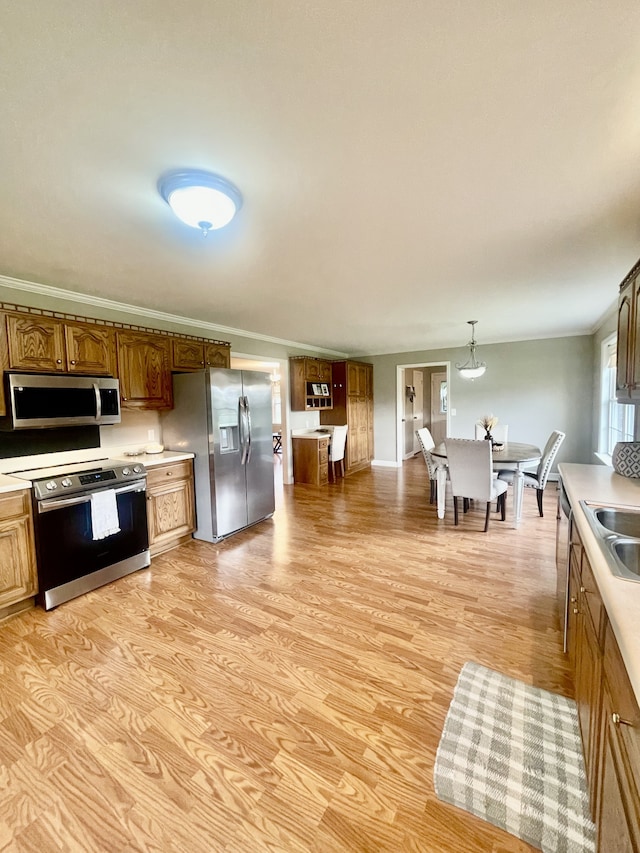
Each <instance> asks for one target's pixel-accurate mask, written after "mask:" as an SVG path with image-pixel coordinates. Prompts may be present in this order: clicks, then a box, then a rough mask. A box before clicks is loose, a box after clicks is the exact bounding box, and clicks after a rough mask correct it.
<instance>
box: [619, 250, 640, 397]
mask: <svg viewBox="0 0 640 853" xmlns="http://www.w3.org/2000/svg"><path fill="white" fill-rule="evenodd" d="M639 292H640V261H638V263H637V264H636V265H635V266H634V267H633V269H632V270H631V272H629V274H628V275H627V276H626V277H625V278H624V280H623V282H622V284H621V285H620V293H619V296H618V346H617V366H616V397H617V400H618V402H619V403H637V402H638V401H640V331H639V330H640V293H639Z"/></svg>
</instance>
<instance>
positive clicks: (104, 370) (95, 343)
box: [64, 323, 116, 376]
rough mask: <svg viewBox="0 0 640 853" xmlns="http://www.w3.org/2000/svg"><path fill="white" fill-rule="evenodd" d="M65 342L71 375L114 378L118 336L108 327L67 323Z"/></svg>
mask: <svg viewBox="0 0 640 853" xmlns="http://www.w3.org/2000/svg"><path fill="white" fill-rule="evenodd" d="M64 332H65V342H66V353H67V369H68V371H69V373H88V374H90V375H92V376H93V375H96V376H100V375H105V376H114V375H115V373H116V334H115V330H114V329H111V328H109V327H108V326H94V325H92V324H83V323H66V324H65V328H64Z"/></svg>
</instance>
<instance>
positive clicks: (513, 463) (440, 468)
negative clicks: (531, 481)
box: [429, 441, 542, 527]
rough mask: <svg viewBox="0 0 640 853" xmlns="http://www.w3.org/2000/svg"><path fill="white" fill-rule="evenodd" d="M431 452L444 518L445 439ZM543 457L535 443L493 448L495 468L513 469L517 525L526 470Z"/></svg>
mask: <svg viewBox="0 0 640 853" xmlns="http://www.w3.org/2000/svg"><path fill="white" fill-rule="evenodd" d="M429 453H430V454H431V456H432V457H433V461H434V462H435V464H436V483H437V496H438V518H444V506H445V494H446V488H447V448H446V445H445V443H444V441H443V442H442V443H441V444H438V445H436V446H435V447H433V448H432V449H431V450H430V451H429ZM541 457H542V453H541V452H540V448H539V447H536V446H535V444H521V443H520V442H518V441H508V442H505V443H504V444H503V445H502V446H500V447H494V448H493V454H492V461H493V469H494V471H495V470H500V469H501V468H508V469H509V470H511V471H513V521H514V526H515V527H517V526H518V524H519V523H520V521H521V520H522V498H523V493H524V471H523V468H525V467H527V466H532V465H536V464H537V463H538V462H539V461H540V459H541Z"/></svg>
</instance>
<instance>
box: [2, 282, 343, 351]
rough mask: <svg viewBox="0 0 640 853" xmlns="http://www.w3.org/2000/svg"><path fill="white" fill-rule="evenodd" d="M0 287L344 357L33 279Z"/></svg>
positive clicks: (306, 345) (321, 349)
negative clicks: (41, 282)
mask: <svg viewBox="0 0 640 853" xmlns="http://www.w3.org/2000/svg"><path fill="white" fill-rule="evenodd" d="M0 287H8V288H10V289H11V290H19V291H21V292H22V293H37V294H38V295H40V296H48V297H51V298H52V299H67V300H69V302H76V303H78V304H80V305H93V306H94V307H96V308H106V309H107V310H110V311H121V312H123V313H124V314H133V315H134V316H135V317H137V318H141V317H147V318H149V319H150V320H160V321H162V322H164V323H175V324H177V325H179V326H189V327H190V328H193V327H194V326H196V327H197V328H199V329H206V330H207V331H211V332H215V333H216V334H219V333H222V334H225V335H237V336H238V337H241V338H249V339H250V340H255V341H265V342H266V343H269V344H278V345H279V346H283V347H287V348H290V347H294V348H295V349H301V350H306V351H308V352H313V353H318V352H321V353H324V354H326V355H331V356H334V357H335V358H347V355H348V354H347V353H344V352H338V351H337V350H330V349H325V348H324V347H317V346H315V347H314V346H310V345H309V344H303V343H299V342H298V341H288V340H285V339H284V338H274V337H271V336H270V335H262V334H260V333H259V332H249V331H247V330H246V329H234V328H232V327H231V326H219V325H218V324H217V323H209V322H207V321H205V320H193V319H191V318H190V317H180V316H179V315H178V314H168V313H167V312H165V311H155V310H154V309H153V308H141V307H140V306H139V305H130V304H129V303H127V302H115V301H114V300H112V299H104V298H103V297H102V296H90V295H89V294H86V293H76V291H74V290H65V289H64V288H62V287H51V285H49V284H40V283H39V282H36V281H24V280H23V279H20V278H12V277H11V276H7V275H0Z"/></svg>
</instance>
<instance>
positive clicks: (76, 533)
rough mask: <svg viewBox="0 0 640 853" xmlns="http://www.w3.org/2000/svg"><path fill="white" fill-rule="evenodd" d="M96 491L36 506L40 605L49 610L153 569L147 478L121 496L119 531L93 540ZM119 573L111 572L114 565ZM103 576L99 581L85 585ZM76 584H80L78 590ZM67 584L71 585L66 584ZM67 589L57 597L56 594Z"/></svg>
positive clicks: (118, 496) (125, 488)
mask: <svg viewBox="0 0 640 853" xmlns="http://www.w3.org/2000/svg"><path fill="white" fill-rule="evenodd" d="M96 491H103V490H100V489H91V490H90V491H87V492H84V493H83V494H81V495H75V496H73V497H68V498H63V497H56V498H47V499H45V500H41V501H39V502H38V504H37V507H36V518H35V530H36V548H37V556H38V585H39V590H40V593H39V595H40V603H42V604H43V606H44V607H45V608H46V609H49V607H54V606H56V605H57V604H61V603H62V601H68V600H69V598H74V597H75V596H76V595H79V594H81V593H82V592H86V591H88V590H89V589H95V588H96V586H101V585H102V584H103V583H108V582H109V581H111V580H114V579H115V578H117V577H122V575H123V574H128V573H129V572H131V571H135V570H136V569H139V568H143V567H144V566H148V565H149V533H148V529H147V507H146V503H147V502H146V480H138V481H136V482H132V483H127V484H126V485H124V486H121V487H120V488H115V489H114V490H113V491H114V492H115V494H116V504H117V508H118V522H119V525H120V532H119V533H114V534H112V535H111V536H107V537H106V538H104V539H97V540H96V539H94V538H93V528H92V524H91V493H92V492H96ZM112 566H119V567H120V569H121V570H120V572H119V573H115V574H109V567H112ZM96 572H102V574H100V575H98V576H97V577H96V579H95V581H93V582H92V581H90V580H87V581H82V580H81V579H83V578H88V577H89V576H91V575H93V574H94V573H96ZM74 582H75V586H74ZM66 585H68V586H66ZM60 587H65V589H64V590H63V591H62V592H60V593H58V594H53V595H47V593H48V592H49V591H51V590H56V589H58V588H60Z"/></svg>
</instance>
